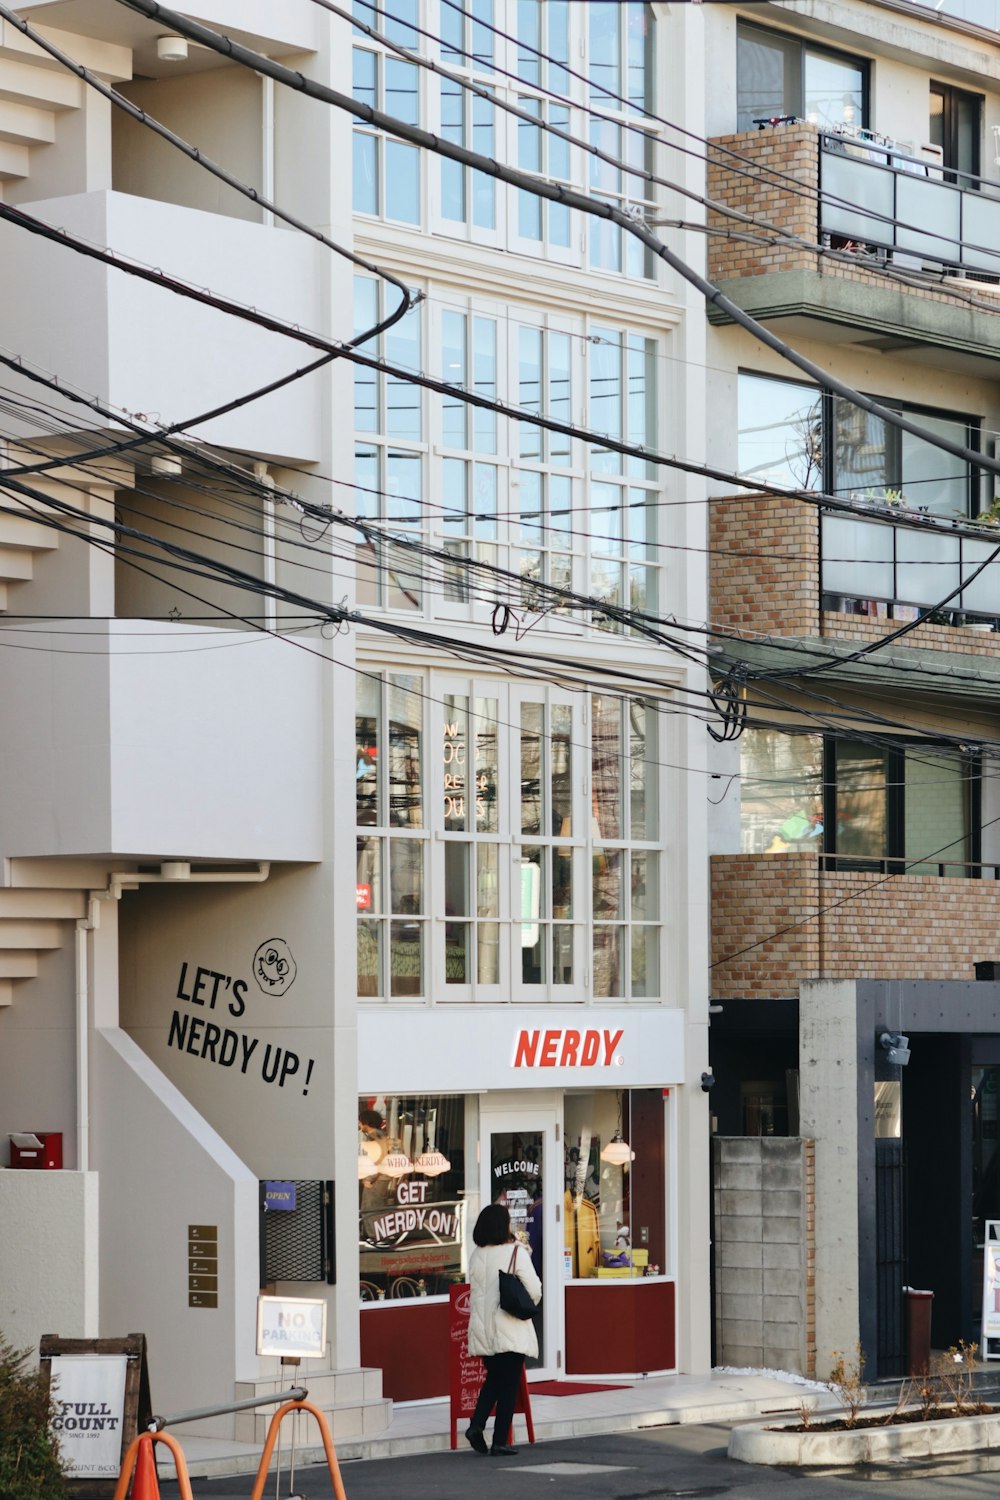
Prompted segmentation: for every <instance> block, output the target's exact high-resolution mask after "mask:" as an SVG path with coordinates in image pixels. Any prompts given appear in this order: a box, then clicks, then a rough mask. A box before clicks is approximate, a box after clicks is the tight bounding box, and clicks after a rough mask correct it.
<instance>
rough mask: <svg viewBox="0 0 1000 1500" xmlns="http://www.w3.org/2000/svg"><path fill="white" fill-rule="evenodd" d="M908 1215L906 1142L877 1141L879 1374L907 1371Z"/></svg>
mask: <svg viewBox="0 0 1000 1500" xmlns="http://www.w3.org/2000/svg"><path fill="white" fill-rule="evenodd" d="M905 1225H906V1218H905V1208H904V1163H903V1145H902V1142H901V1141H898V1140H891V1139H885V1140H877V1141H876V1142H875V1234H876V1251H875V1276H876V1285H877V1291H876V1298H877V1311H878V1351H877V1360H878V1374H879V1377H880V1378H884V1377H885V1376H890V1375H896V1376H898V1375H902V1374H904V1373H905V1355H906V1330H905V1327H904V1322H903V1285H904V1283H905V1282H906V1228H905Z"/></svg>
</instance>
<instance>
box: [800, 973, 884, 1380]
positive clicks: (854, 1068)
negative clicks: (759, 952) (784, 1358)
mask: <svg viewBox="0 0 1000 1500" xmlns="http://www.w3.org/2000/svg"><path fill="white" fill-rule="evenodd" d="M855 989H856V986H855V985H854V984H853V983H851V982H849V981H841V982H839V983H835V982H831V983H824V982H819V983H814V984H803V985H802V986H801V988H800V991H799V1128H800V1130H801V1132H802V1135H803V1136H808V1137H810V1138H811V1139H812V1140H814V1141H815V1145H816V1183H817V1193H816V1281H817V1285H818V1286H819V1288H820V1296H819V1298H818V1299H817V1304H816V1359H817V1370H818V1372H819V1374H820V1376H821V1377H823V1376H825V1375H826V1374H828V1373H829V1369H830V1364H831V1356H832V1354H833V1352H834V1351H835V1350H840V1351H842V1352H843V1353H845V1354H850V1353H851V1352H852V1351H853V1349H854V1347H855V1344H856V1343H857V1340H858V1333H859V1303H860V1295H859V1286H860V1280H859V1267H858V1233H859V1224H858V1152H859V1149H860V1148H861V1146H862V1142H861V1141H860V1138H859V1128H858V1116H859V1080H858V1070H859V1063H858V1055H859V1041H858V1026H857V1019H856V1004H855ZM864 1145H865V1147H866V1148H867V1149H868V1150H870V1151H873V1150H874V1144H873V1142H870V1141H868V1142H865V1143H864Z"/></svg>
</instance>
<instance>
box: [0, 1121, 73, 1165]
mask: <svg viewBox="0 0 1000 1500" xmlns="http://www.w3.org/2000/svg"><path fill="white" fill-rule="evenodd" d="M26 1135H34V1137H35V1139H36V1140H38V1141H40V1142H41V1145H39V1146H32V1145H25V1144H24V1137H25V1136H26ZM18 1140H20V1141H21V1142H22V1144H21V1145H18V1144H17V1141H18ZM10 1164H11V1166H12V1167H36V1168H40V1169H45V1168H48V1169H49V1170H55V1169H57V1168H59V1167H61V1166H62V1131H61V1130H34V1131H22V1132H19V1133H18V1135H17V1136H13V1135H12V1136H11V1138H10Z"/></svg>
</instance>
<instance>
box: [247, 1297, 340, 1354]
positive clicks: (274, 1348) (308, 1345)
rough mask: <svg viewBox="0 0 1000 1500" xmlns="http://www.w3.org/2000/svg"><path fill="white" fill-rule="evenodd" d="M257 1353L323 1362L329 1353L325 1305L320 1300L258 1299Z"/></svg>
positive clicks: (310, 1298) (291, 1298) (293, 1298)
mask: <svg viewBox="0 0 1000 1500" xmlns="http://www.w3.org/2000/svg"><path fill="white" fill-rule="evenodd" d="M257 1353H258V1354H276V1355H278V1356H279V1358H281V1359H321V1358H322V1357H323V1355H324V1354H325V1353H326V1303H325V1302H324V1301H323V1300H322V1298H319V1297H317V1298H312V1297H258V1298H257Z"/></svg>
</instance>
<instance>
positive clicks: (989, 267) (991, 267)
mask: <svg viewBox="0 0 1000 1500" xmlns="http://www.w3.org/2000/svg"><path fill="white" fill-rule="evenodd" d="M962 238H963V240H964V241H965V244H964V246H963V248H962V264H963V265H964V266H973V267H975V268H976V269H977V270H981V271H992V272H994V274H996V273H997V272H1000V198H991V197H987V195H986V193H985V192H982V193H963V194H962ZM976 246H979V247H980V248H978V249H976V248H974V247H976Z"/></svg>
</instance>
